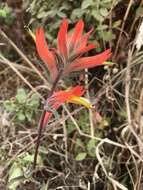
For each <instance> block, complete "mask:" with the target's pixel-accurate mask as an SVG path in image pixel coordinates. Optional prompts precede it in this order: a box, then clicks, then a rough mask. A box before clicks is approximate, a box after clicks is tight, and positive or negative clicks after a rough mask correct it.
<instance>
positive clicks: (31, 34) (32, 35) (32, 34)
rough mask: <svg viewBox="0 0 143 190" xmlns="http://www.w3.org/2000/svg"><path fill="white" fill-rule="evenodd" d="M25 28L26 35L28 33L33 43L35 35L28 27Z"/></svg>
mask: <svg viewBox="0 0 143 190" xmlns="http://www.w3.org/2000/svg"><path fill="white" fill-rule="evenodd" d="M26 28H27V31H28V33H29V34H30V36H31V37H32V39H33V40H34V41H36V36H35V34H34V33H33V32H32V30H31V29H30V28H29V27H26Z"/></svg>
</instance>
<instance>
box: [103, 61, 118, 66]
mask: <svg viewBox="0 0 143 190" xmlns="http://www.w3.org/2000/svg"><path fill="white" fill-rule="evenodd" d="M103 64H104V65H109V66H110V65H111V66H112V65H114V64H115V63H113V62H111V61H104V62H103Z"/></svg>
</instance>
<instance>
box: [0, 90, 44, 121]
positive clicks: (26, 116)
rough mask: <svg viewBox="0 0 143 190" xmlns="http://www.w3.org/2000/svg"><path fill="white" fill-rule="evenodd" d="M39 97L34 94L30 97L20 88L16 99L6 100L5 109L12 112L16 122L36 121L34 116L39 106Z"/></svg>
mask: <svg viewBox="0 0 143 190" xmlns="http://www.w3.org/2000/svg"><path fill="white" fill-rule="evenodd" d="M39 104H40V102H39V97H38V96H37V95H36V94H33V95H32V96H31V97H30V98H29V97H28V93H27V92H26V91H25V90H24V89H23V88H21V89H18V91H17V94H16V96H15V99H12V100H6V101H4V103H3V105H4V108H5V110H6V111H7V112H8V113H10V115H11V116H12V119H13V121H14V122H16V123H21V122H27V121H28V122H35V119H34V116H35V115H36V112H37V110H38V107H39Z"/></svg>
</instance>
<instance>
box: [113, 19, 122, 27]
mask: <svg viewBox="0 0 143 190" xmlns="http://www.w3.org/2000/svg"><path fill="white" fill-rule="evenodd" d="M121 23H122V21H121V20H117V21H115V22H113V24H112V27H113V28H117V27H119V26H120V25H121Z"/></svg>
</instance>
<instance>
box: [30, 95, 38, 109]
mask: <svg viewBox="0 0 143 190" xmlns="http://www.w3.org/2000/svg"><path fill="white" fill-rule="evenodd" d="M28 105H29V107H31V108H33V109H37V108H38V107H39V105H40V99H39V96H37V94H33V95H32V97H31V100H30V101H29V102H28Z"/></svg>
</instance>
